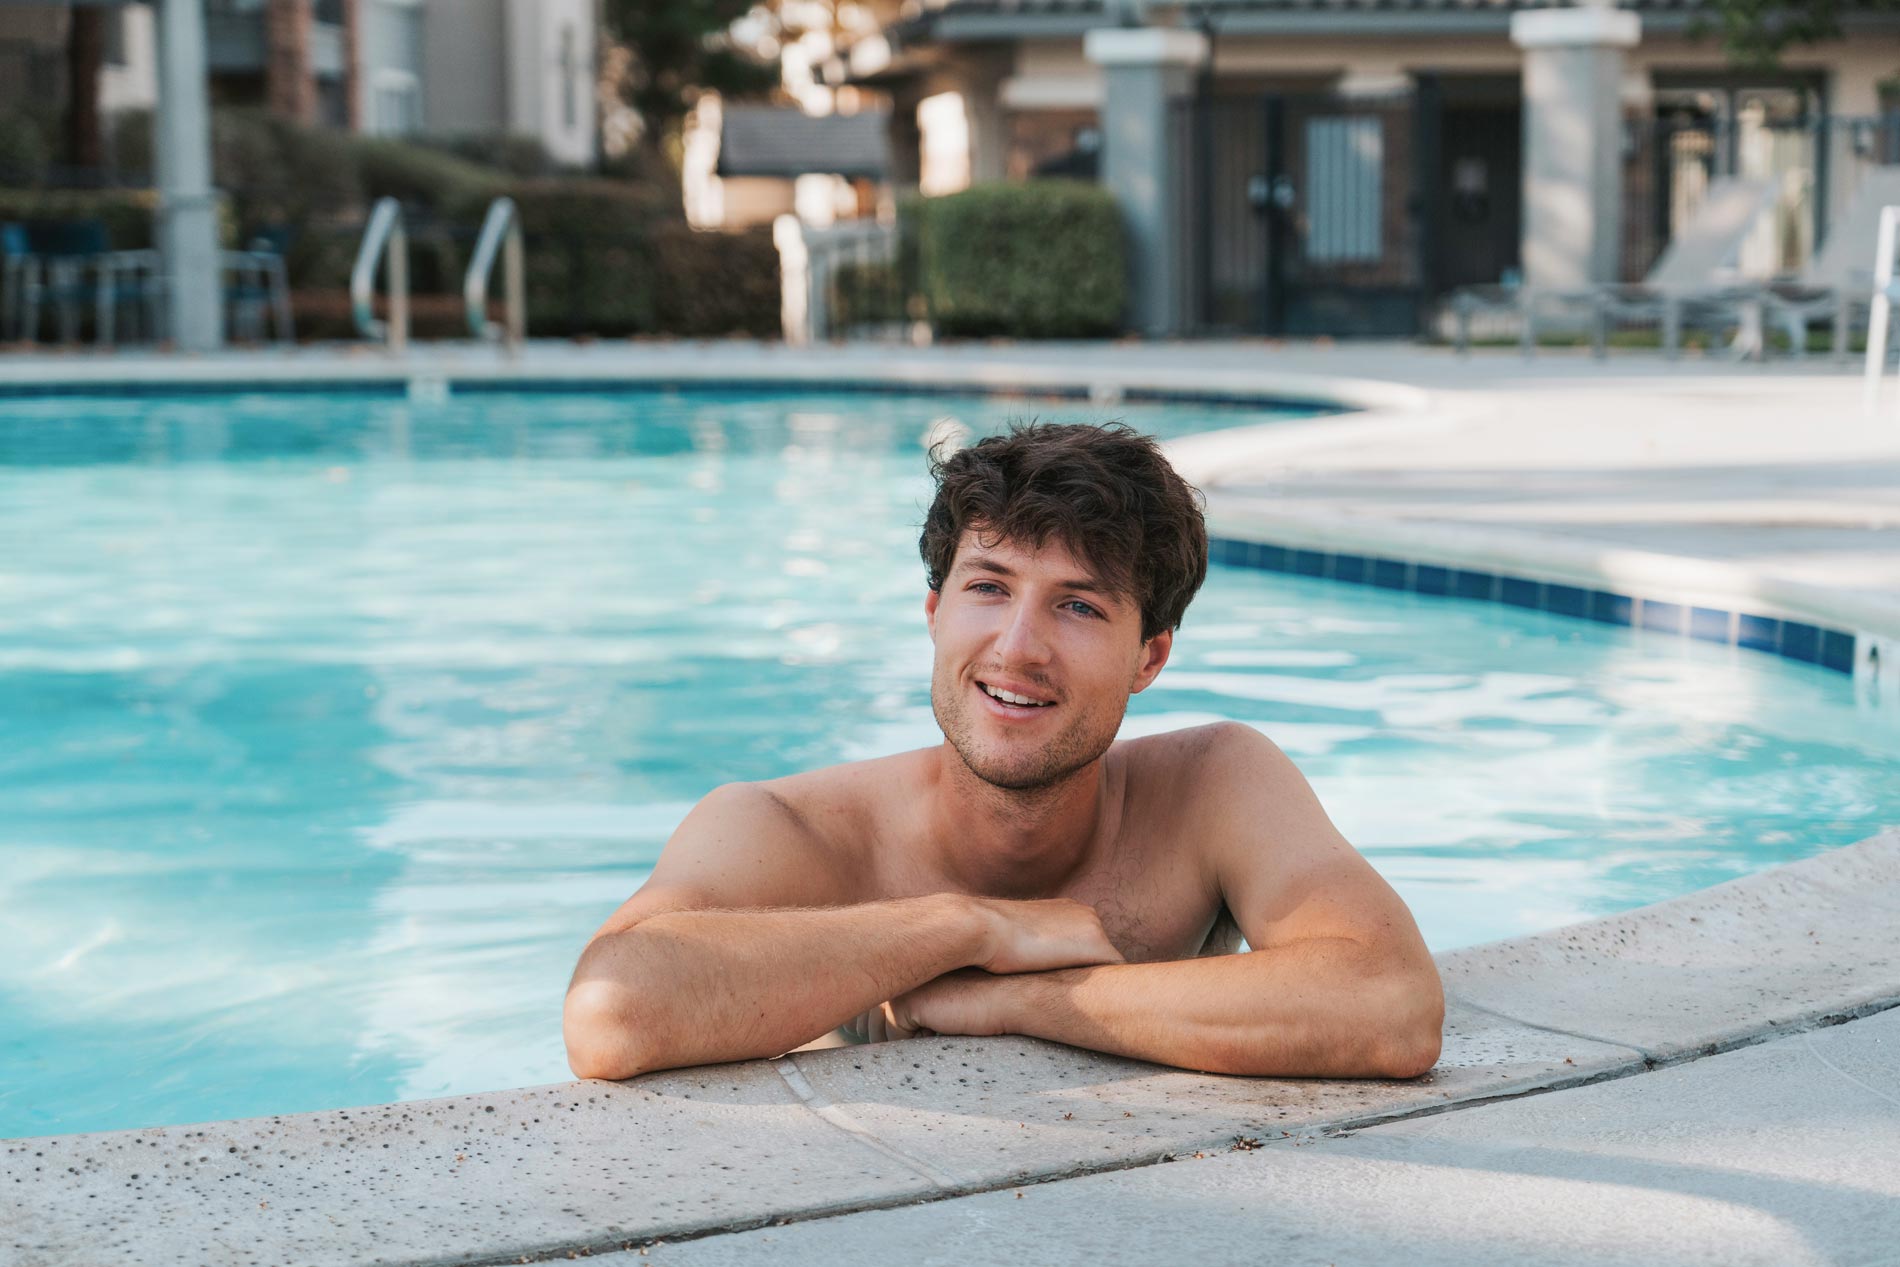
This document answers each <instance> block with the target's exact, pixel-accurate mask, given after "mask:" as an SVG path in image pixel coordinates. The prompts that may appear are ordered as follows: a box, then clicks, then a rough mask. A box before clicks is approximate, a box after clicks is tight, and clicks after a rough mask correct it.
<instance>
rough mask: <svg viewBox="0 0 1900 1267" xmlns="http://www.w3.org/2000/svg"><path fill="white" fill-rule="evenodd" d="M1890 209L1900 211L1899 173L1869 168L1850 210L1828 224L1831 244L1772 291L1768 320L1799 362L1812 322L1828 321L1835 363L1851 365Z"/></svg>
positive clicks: (1892, 169) (1898, 169) (1769, 292)
mask: <svg viewBox="0 0 1900 1267" xmlns="http://www.w3.org/2000/svg"><path fill="white" fill-rule="evenodd" d="M1891 206H1900V167H1874V168H1870V169H1869V170H1868V172H1867V174H1866V176H1865V177H1864V178H1863V179H1862V181H1861V184H1860V188H1859V189H1857V190H1855V191H1854V196H1853V197H1852V198H1850V199H1848V202H1847V206H1846V207H1844V208H1842V210H1841V213H1840V214H1839V215H1838V216H1835V217H1834V218H1833V219H1832V220H1831V221H1830V222H1829V224H1828V229H1827V239H1826V240H1825V241H1823V242H1822V243H1821V249H1820V250H1818V251H1816V252H1815V253H1814V257H1813V258H1812V259H1810V260H1809V261H1808V266H1807V267H1806V268H1804V269H1802V270H1801V272H1800V273H1799V274H1797V275H1796V276H1795V277H1793V278H1790V279H1788V280H1786V281H1777V282H1772V283H1770V285H1769V286H1768V288H1767V292H1766V298H1767V304H1768V315H1769V319H1770V321H1771V322H1773V323H1775V324H1778V325H1780V326H1781V328H1782V329H1784V330H1786V331H1787V332H1788V340H1789V343H1790V345H1791V351H1792V353H1793V354H1794V355H1795V356H1805V355H1806V354H1807V350H1808V322H1809V321H1810V320H1812V319H1816V318H1828V319H1830V320H1832V322H1833V324H1834V347H1833V352H1834V359H1835V360H1837V361H1844V360H1846V359H1847V336H1848V332H1849V327H1850V325H1851V323H1852V320H1853V317H1854V315H1855V311H1856V310H1857V309H1860V308H1866V307H1868V306H1869V305H1870V304H1871V302H1872V300H1871V298H1870V295H1871V292H1872V289H1873V278H1874V270H1873V261H1874V239H1875V237H1876V236H1877V235H1878V234H1879V232H1880V209H1881V208H1882V207H1891Z"/></svg>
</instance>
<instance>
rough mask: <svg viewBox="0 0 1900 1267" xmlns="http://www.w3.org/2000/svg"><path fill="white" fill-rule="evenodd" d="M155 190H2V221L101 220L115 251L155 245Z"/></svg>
mask: <svg viewBox="0 0 1900 1267" xmlns="http://www.w3.org/2000/svg"><path fill="white" fill-rule="evenodd" d="M157 209H158V193H157V191H155V190H151V189H0V221H20V222H24V223H32V222H35V221H44V222H49V223H50V222H57V221H66V220H100V221H103V222H104V223H105V226H106V239H107V241H108V242H109V243H110V244H111V246H112V248H113V249H114V250H119V251H129V250H135V249H138V248H140V247H147V246H151V245H152V216H153V213H154V212H155V211H156V210H157Z"/></svg>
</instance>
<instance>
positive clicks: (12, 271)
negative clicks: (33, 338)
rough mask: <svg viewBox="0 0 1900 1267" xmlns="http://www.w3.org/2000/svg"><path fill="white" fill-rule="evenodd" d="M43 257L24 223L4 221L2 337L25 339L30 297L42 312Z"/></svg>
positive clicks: (0, 243)
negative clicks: (40, 301) (41, 273)
mask: <svg viewBox="0 0 1900 1267" xmlns="http://www.w3.org/2000/svg"><path fill="white" fill-rule="evenodd" d="M39 269H40V261H39V257H38V256H36V255H34V254H33V245H32V241H31V239H30V238H29V237H28V235H27V230H26V226H25V225H23V224H10V223H9V224H0V341H5V340H7V339H24V338H25V337H26V329H27V316H26V314H27V310H28V301H29V299H30V300H31V302H32V307H33V309H34V314H35V316H37V315H38V307H39V294H40V285H41V282H40V271H39Z"/></svg>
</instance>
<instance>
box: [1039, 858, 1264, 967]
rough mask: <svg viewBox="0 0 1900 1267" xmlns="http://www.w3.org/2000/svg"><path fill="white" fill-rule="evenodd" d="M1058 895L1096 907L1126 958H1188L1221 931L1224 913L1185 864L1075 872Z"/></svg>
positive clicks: (1132, 960)
mask: <svg viewBox="0 0 1900 1267" xmlns="http://www.w3.org/2000/svg"><path fill="white" fill-rule="evenodd" d="M1058 896H1061V897H1068V898H1074V899H1075V900H1076V901H1078V902H1085V903H1087V904H1088V905H1089V906H1092V907H1094V908H1095V913H1096V915H1097V916H1099V917H1100V918H1101V921H1102V928H1103V930H1104V931H1105V932H1107V933H1108V939H1109V940H1110V941H1112V942H1114V943H1115V948H1116V949H1117V950H1119V951H1121V952H1122V956H1123V957H1124V958H1125V959H1127V960H1128V962H1130V963H1153V962H1157V961H1161V960H1169V959H1187V958H1192V957H1193V956H1195V955H1199V954H1201V953H1203V952H1204V951H1205V950H1208V949H1210V947H1209V946H1208V940H1209V936H1210V934H1213V935H1215V936H1216V937H1217V938H1218V937H1220V936H1221V935H1222V930H1221V929H1220V928H1217V927H1216V926H1217V924H1220V923H1222V922H1223V918H1222V917H1223V916H1224V914H1225V912H1224V909H1223V907H1222V906H1221V902H1220V897H1219V895H1218V894H1217V893H1215V892H1213V891H1211V889H1210V887H1209V886H1208V885H1207V884H1205V883H1204V882H1202V881H1201V880H1200V878H1199V877H1198V876H1194V875H1192V874H1189V873H1187V872H1186V871H1185V869H1183V868H1178V867H1165V866H1163V867H1150V868H1126V867H1124V868H1117V869H1111V870H1104V871H1101V872H1098V873H1092V874H1087V875H1084V876H1082V877H1080V878H1078V879H1077V880H1076V881H1075V882H1073V883H1072V884H1070V885H1069V886H1067V887H1065V888H1064V889H1063V891H1062V893H1060V894H1059V895H1058ZM1219 949H1222V950H1231V949H1233V947H1232V946H1222V947H1219Z"/></svg>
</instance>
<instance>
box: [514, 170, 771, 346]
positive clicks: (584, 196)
mask: <svg viewBox="0 0 1900 1267" xmlns="http://www.w3.org/2000/svg"><path fill="white" fill-rule="evenodd" d="M508 193H509V195H510V196H511V197H513V198H514V200H515V203H516V206H517V208H518V209H519V213H520V216H521V225H522V232H523V236H524V238H525V245H526V247H527V252H528V278H527V281H528V330H529V332H530V333H532V334H535V335H538V336H546V335H582V334H585V335H602V336H614V335H630V334H679V335H695V336H710V335H722V334H755V335H761V336H764V335H770V334H773V333H776V332H777V330H778V329H779V285H778V252H777V250H776V249H774V248H773V246H772V234H771V230H770V228H769V227H768V228H760V229H756V230H751V231H748V232H745V233H704V232H698V231H695V230H693V229H691V228H689V227H688V226H687V225H686V223H685V222H684V221H683V220H680V219H678V218H677V217H675V216H674V215H673V214H672V211H671V203H670V200H669V199H668V197H667V194H666V192H665V191H663V190H653V189H651V188H650V187H643V186H639V185H628V184H622V183H620V182H618V181H605V180H566V181H539V182H534V183H531V184H527V185H520V186H516V187H514V188H512V189H510V190H509V191H508Z"/></svg>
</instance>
